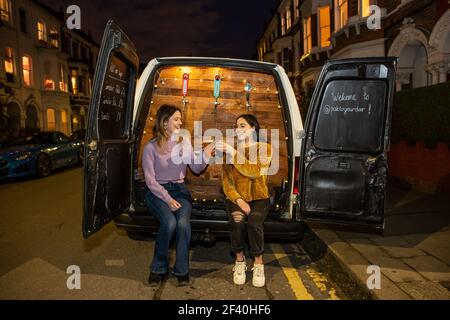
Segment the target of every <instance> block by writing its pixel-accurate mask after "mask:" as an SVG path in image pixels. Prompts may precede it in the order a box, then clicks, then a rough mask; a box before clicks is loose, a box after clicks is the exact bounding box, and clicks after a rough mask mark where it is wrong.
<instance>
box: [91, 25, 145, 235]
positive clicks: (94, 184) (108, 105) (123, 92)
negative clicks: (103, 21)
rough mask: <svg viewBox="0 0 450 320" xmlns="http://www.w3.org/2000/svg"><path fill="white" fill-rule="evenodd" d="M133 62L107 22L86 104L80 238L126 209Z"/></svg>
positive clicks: (128, 46)
mask: <svg viewBox="0 0 450 320" xmlns="http://www.w3.org/2000/svg"><path fill="white" fill-rule="evenodd" d="M138 66H139V59H138V56H137V54H136V48H135V46H134V44H133V43H132V42H131V41H130V39H129V38H128V37H127V36H126V34H125V33H124V32H123V31H122V30H121V29H120V28H119V27H118V26H116V25H115V24H114V22H112V21H109V22H108V24H107V25H106V28H105V33H104V35H103V39H102V44H101V47H100V53H99V56H98V61H97V66H96V70H95V76H94V83H93V90H92V97H91V101H90V104H89V113H88V127H87V131H86V144H85V150H84V152H85V154H84V155H85V165H84V198H83V202H84V203H83V211H84V212H83V235H84V237H88V236H89V235H91V234H92V233H94V232H96V231H98V230H99V229H100V228H101V227H102V226H103V225H105V224H106V223H107V222H109V221H110V220H111V219H112V218H114V217H115V216H117V215H119V214H121V213H123V212H126V211H128V210H129V207H130V203H131V202H130V199H131V177H132V168H131V150H132V148H131V147H132V146H131V144H132V141H131V119H132V114H133V104H134V101H133V100H134V92H135V86H136V80H137V70H138Z"/></svg>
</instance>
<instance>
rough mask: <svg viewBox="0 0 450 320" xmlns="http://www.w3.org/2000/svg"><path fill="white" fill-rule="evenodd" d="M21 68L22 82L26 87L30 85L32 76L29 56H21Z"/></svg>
mask: <svg viewBox="0 0 450 320" xmlns="http://www.w3.org/2000/svg"><path fill="white" fill-rule="evenodd" d="M22 70H23V84H24V85H25V86H27V87H30V86H31V79H32V78H33V77H32V76H33V74H32V71H33V68H32V61H31V58H30V57H29V56H23V57H22Z"/></svg>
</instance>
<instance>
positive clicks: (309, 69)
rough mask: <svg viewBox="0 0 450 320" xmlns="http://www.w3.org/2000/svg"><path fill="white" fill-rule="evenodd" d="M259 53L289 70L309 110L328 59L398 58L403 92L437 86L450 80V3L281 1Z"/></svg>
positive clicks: (418, 0) (426, 0) (412, 0)
mask: <svg viewBox="0 0 450 320" xmlns="http://www.w3.org/2000/svg"><path fill="white" fill-rule="evenodd" d="M371 5H376V6H378V8H379V9H380V10H379V11H378V10H377V11H375V14H379V17H380V19H379V22H380V24H379V28H377V29H374V28H373V26H375V24H374V23H373V22H374V21H375V22H376V20H374V19H373V17H374V16H373V13H374V11H371V7H370V6H371ZM257 50H258V58H259V60H261V61H270V62H276V63H278V64H280V65H282V66H283V67H284V68H285V69H286V71H287V72H288V74H289V76H290V79H291V81H292V84H293V87H294V90H295V92H296V94H297V96H298V99H299V102H300V106H301V107H302V106H303V107H304V108H306V106H307V105H308V103H307V102H308V97H310V96H311V94H312V90H313V88H314V84H315V82H316V80H317V78H318V75H319V73H320V70H321V68H322V66H323V64H324V62H325V61H326V60H328V59H342V58H354V57H367V56H397V57H399V65H398V74H397V90H402V89H406V88H418V87H423V86H427V85H432V84H437V83H441V82H445V81H449V80H450V2H449V1H448V0H279V1H278V3H277V10H276V13H275V14H274V16H273V17H272V19H271V20H270V22H269V23H268V24H267V26H266V28H265V31H264V33H263V35H262V36H261V37H260V39H259V41H258V47H257ZM305 102H306V103H305ZM302 111H304V112H305V110H302Z"/></svg>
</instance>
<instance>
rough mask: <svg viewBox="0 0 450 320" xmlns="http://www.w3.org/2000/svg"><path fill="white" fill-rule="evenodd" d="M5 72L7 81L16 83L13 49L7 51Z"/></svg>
mask: <svg viewBox="0 0 450 320" xmlns="http://www.w3.org/2000/svg"><path fill="white" fill-rule="evenodd" d="M5 72H6V80H7V81H9V82H14V78H15V72H14V51H13V49H11V48H6V49H5Z"/></svg>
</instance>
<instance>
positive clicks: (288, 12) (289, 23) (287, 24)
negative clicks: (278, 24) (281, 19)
mask: <svg viewBox="0 0 450 320" xmlns="http://www.w3.org/2000/svg"><path fill="white" fill-rule="evenodd" d="M291 25H292V22H291V9H289V8H288V9H286V30H289V29H290V28H291Z"/></svg>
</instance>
